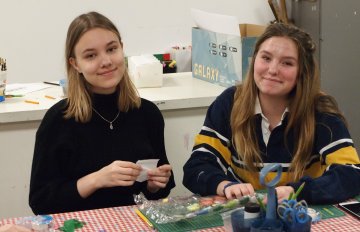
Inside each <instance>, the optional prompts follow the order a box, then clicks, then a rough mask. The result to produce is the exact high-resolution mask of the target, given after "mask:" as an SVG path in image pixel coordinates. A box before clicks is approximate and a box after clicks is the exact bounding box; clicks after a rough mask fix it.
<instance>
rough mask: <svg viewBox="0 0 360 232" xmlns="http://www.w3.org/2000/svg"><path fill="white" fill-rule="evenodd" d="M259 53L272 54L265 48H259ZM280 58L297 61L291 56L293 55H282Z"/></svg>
mask: <svg viewBox="0 0 360 232" xmlns="http://www.w3.org/2000/svg"><path fill="white" fill-rule="evenodd" d="M259 53H260V54H261V53H265V54H266V55H272V53H271V52H268V51H266V50H260V51H259ZM282 58H284V59H291V60H294V61H297V60H298V59H297V58H296V57H293V56H283V57H282Z"/></svg>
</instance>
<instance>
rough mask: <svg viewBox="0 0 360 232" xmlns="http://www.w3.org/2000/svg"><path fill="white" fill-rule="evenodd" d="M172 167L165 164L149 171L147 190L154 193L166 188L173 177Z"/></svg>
mask: <svg viewBox="0 0 360 232" xmlns="http://www.w3.org/2000/svg"><path fill="white" fill-rule="evenodd" d="M171 170H172V168H171V165H169V164H164V165H162V166H159V167H157V168H155V169H152V170H149V171H148V181H147V189H148V190H149V191H150V192H152V193H154V192H157V191H158V190H159V189H161V188H165V187H166V185H167V183H168V182H169V179H170V176H171Z"/></svg>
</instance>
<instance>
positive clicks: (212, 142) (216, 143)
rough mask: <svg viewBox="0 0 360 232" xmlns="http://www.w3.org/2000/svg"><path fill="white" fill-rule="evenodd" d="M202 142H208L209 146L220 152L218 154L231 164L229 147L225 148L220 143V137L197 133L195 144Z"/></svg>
mask: <svg viewBox="0 0 360 232" xmlns="http://www.w3.org/2000/svg"><path fill="white" fill-rule="evenodd" d="M203 143H205V144H208V145H209V146H211V147H213V148H214V149H216V150H217V151H218V152H219V153H220V155H221V156H222V157H223V158H224V159H225V160H226V162H227V163H228V164H231V152H230V150H229V148H227V147H226V146H224V145H223V144H222V143H221V141H220V139H218V138H213V137H210V136H206V135H200V134H199V135H197V136H196V137H195V145H199V144H203Z"/></svg>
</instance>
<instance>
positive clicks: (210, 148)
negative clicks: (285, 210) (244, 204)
mask: <svg viewBox="0 0 360 232" xmlns="http://www.w3.org/2000/svg"><path fill="white" fill-rule="evenodd" d="M235 90H236V87H230V88H228V89H226V90H225V91H224V92H223V93H222V94H221V95H220V96H218V97H217V98H216V100H215V101H214V102H213V103H212V104H211V106H210V107H209V109H208V111H207V114H206V118H205V122H204V125H203V127H202V128H201V131H200V133H199V134H198V135H197V136H196V138H195V144H194V147H193V150H192V154H191V157H190V158H189V160H188V161H187V162H186V163H185V165H184V167H183V169H184V178H183V184H184V186H185V187H187V188H188V189H189V190H190V191H192V192H193V193H197V194H200V195H215V194H216V189H217V186H218V185H219V183H220V182H222V181H225V180H228V181H238V182H244V183H251V184H252V185H253V187H254V188H255V189H256V190H258V189H262V188H264V187H263V186H261V184H260V182H259V178H258V176H259V173H258V172H256V173H254V172H250V171H248V170H246V169H245V168H244V163H243V162H242V161H241V160H239V157H238V154H237V152H236V151H235V148H234V147H233V144H232V132H231V127H230V115H231V110H232V106H233V99H234V94H235ZM254 117H255V119H256V135H257V140H258V144H259V150H260V152H261V157H262V160H263V164H259V165H257V167H259V168H258V170H259V171H260V170H261V167H262V166H266V165H267V164H271V163H280V164H281V165H282V167H283V169H282V170H283V172H282V176H281V179H280V181H279V183H278V186H281V185H290V186H292V187H293V188H294V189H295V190H296V189H297V188H299V186H300V185H301V184H302V182H306V183H305V187H304V189H303V191H302V192H301V194H300V195H299V197H298V198H299V199H305V200H306V201H307V202H308V203H317V204H325V203H336V202H340V201H343V200H346V199H348V198H350V197H353V196H355V195H357V194H359V193H360V165H359V163H360V161H359V156H358V154H357V152H356V149H355V148H354V144H353V141H352V139H351V137H350V134H349V131H348V129H347V128H346V126H345V124H344V122H343V121H342V120H341V119H340V118H338V117H337V116H335V115H332V114H326V113H320V112H317V113H316V116H315V120H316V129H315V141H314V145H313V150H312V155H311V158H310V159H309V161H308V164H307V166H306V169H305V173H304V176H303V177H302V178H301V179H300V180H299V181H298V182H293V183H291V182H289V176H288V173H287V171H288V167H289V166H290V163H291V161H292V158H293V153H294V146H295V145H294V141H295V140H296V138H294V135H293V131H292V130H290V131H289V133H288V135H287V139H286V141H287V146H286V145H285V140H284V136H285V128H286V125H287V122H288V114H287V113H286V112H285V114H284V115H283V119H282V121H281V123H279V125H278V126H277V127H275V128H274V129H273V130H272V132H271V134H270V137H268V138H265V141H264V138H263V130H262V122H263V117H262V116H261V114H260V113H259V112H258V110H257V112H256V113H255V115H254ZM275 175H276V173H270V174H269V175H268V176H267V178H269V179H272V178H273V177H274V176H275Z"/></svg>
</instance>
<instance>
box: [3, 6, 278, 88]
mask: <svg viewBox="0 0 360 232" xmlns="http://www.w3.org/2000/svg"><path fill="white" fill-rule="evenodd" d="M192 7H193V8H197V9H200V10H205V11H209V12H213V13H219V14H228V15H234V16H237V17H238V18H239V19H243V20H241V22H244V23H258V24H266V23H268V22H269V21H270V20H272V19H273V16H272V14H271V10H270V8H269V6H268V4H267V1H265V0H225V1H219V0H179V1H172V0H121V1H120V0H57V1H54V0H0V18H1V23H0V28H1V29H0V57H3V58H6V59H7V63H8V82H9V83H15V82H35V81H43V80H58V79H60V78H63V77H64V76H65V69H64V66H65V64H64V58H63V54H64V46H65V45H64V43H65V37H66V31H67V28H68V25H69V24H70V22H71V21H72V20H73V19H74V18H75V17H76V16H78V15H79V14H81V13H85V12H88V11H92V10H95V11H98V12H100V13H102V14H104V15H106V16H107V17H109V18H110V19H111V20H113V22H114V23H115V24H116V25H117V26H118V28H119V30H120V32H121V34H122V37H123V40H124V45H125V53H126V55H128V56H129V55H139V54H141V53H164V51H166V49H168V48H170V47H171V46H174V45H180V46H182V45H189V44H191V27H192V26H193V21H192V19H191V15H190V8H192Z"/></svg>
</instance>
